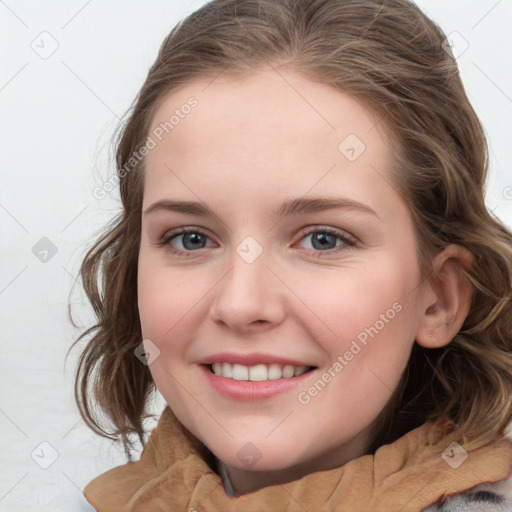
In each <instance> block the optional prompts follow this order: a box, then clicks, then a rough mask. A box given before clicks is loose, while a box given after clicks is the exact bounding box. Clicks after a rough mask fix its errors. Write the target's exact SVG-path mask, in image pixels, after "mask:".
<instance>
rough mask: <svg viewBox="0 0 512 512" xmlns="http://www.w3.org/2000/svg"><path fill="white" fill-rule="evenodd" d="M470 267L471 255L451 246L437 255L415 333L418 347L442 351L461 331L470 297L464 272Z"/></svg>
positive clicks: (470, 292)
mask: <svg viewBox="0 0 512 512" xmlns="http://www.w3.org/2000/svg"><path fill="white" fill-rule="evenodd" d="M473 264H474V258H473V255H472V254H471V253H470V252H469V251H468V250H467V249H465V248H464V247H460V246H458V245H450V246H448V247H447V248H446V249H444V250H443V251H442V252H441V253H439V254H438V255H437V257H436V258H435V260H434V265H433V276H432V285H431V286H430V290H429V293H428V294H425V300H426V306H425V310H424V313H423V315H422V317H421V319H420V322H419V324H418V330H417V332H416V341H417V343H418V344H420V345H422V346H424V347H426V348H439V347H443V346H445V345H447V344H448V343H449V342H450V341H451V340H452V339H453V338H454V337H455V336H456V335H457V333H458V332H459V331H460V329H461V328H462V325H463V324H464V321H465V320H466V317H467V315H468V313H469V310H470V307H471V298H472V294H473V290H472V286H471V284H470V282H469V281H468V279H467V278H466V276H465V275H464V269H469V268H471V266H472V265H473Z"/></svg>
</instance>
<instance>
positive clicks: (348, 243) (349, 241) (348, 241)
mask: <svg viewBox="0 0 512 512" xmlns="http://www.w3.org/2000/svg"><path fill="white" fill-rule="evenodd" d="M187 233H196V234H199V235H202V236H205V237H206V238H209V237H208V235H207V234H206V233H205V232H204V231H202V230H201V229H198V228H193V227H191V228H178V229H175V230H172V231H170V232H168V233H166V235H165V236H164V237H163V238H162V240H160V241H159V242H157V243H156V245H158V246H160V247H164V246H165V247H166V249H167V250H168V251H169V252H171V253H172V254H175V255H177V256H178V257H181V258H188V257H192V256H195V254H194V253H195V252H198V250H200V249H198V250H196V251H182V250H180V249H176V248H175V247H173V246H172V245H171V242H172V240H173V239H174V238H177V237H178V236H180V235H185V234H187ZM314 233H327V234H329V235H333V236H335V237H337V238H339V239H340V240H341V241H342V242H343V245H341V246H338V247H336V248H334V249H329V250H327V251H319V250H318V249H307V250H308V251H313V252H315V253H319V254H332V253H335V252H339V251H340V250H347V249H350V248H351V247H354V246H355V244H356V239H355V238H353V237H351V236H349V235H348V234H345V233H342V232H340V231H338V230H336V229H333V228H329V227H316V228H314V229H310V230H308V231H307V232H305V233H303V234H302V238H301V239H300V240H301V241H302V240H303V239H304V238H306V237H307V236H309V235H312V234H314Z"/></svg>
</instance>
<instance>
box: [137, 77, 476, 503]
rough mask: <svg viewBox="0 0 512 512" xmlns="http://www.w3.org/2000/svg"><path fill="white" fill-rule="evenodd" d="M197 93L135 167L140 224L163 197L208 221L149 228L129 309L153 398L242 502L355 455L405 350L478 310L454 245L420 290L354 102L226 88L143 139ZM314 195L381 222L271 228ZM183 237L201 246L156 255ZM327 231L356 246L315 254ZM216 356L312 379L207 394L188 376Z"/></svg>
mask: <svg viewBox="0 0 512 512" xmlns="http://www.w3.org/2000/svg"><path fill="white" fill-rule="evenodd" d="M191 96H193V97H194V98H195V99H196V100H197V102H198V104H197V106H196V107H195V108H194V109H192V110H191V112H190V113H189V114H188V115H186V116H183V118H180V121H179V123H177V124H176V125H175V126H174V128H173V129H172V130H169V133H168V134H166V135H165V136H164V137H162V140H161V141H158V140H157V142H158V144H157V145H156V147H155V148H153V149H152V150H151V151H150V152H149V154H148V155H147V157H146V168H145V172H146V176H145V185H144V204H143V211H145V210H146V209H147V208H148V207H149V206H150V205H152V204H153V203H154V202H156V201H159V200H163V199H173V200H182V201H199V202H204V203H205V204H207V205H208V206H209V207H210V208H211V209H212V210H213V211H214V212H215V216H213V217H201V216H198V215H190V214H185V213H177V212H171V211H163V210H159V211H154V212H152V213H148V214H143V216H142V233H141V245H140V255H139V268H138V293H139V312H140V318H141V324H142V332H143V336H144V338H145V339H149V340H151V343H152V344H154V345H155V346H157V347H158V349H159V350H160V353H159V355H158V357H156V358H155V359H154V362H152V363H151V365H150V370H151V373H152V376H153V378H154V381H155V384H156V386H157V388H158V389H159V391H160V393H161V394H162V395H163V397H164V399H165V400H166V401H167V403H168V404H169V405H170V406H171V408H172V409H173V411H174V413H175V414H176V416H177V417H178V419H179V420H180V421H181V422H182V423H183V425H185V426H186V427H187V428H188V429H189V430H190V431H191V432H192V433H193V434H194V435H195V436H196V437H197V438H199V439H200V440H201V441H202V442H203V443H204V444H206V446H208V448H209V449H210V450H211V451H212V452H213V453H214V454H215V456H216V457H218V459H220V460H221V461H222V462H223V464H224V465H225V467H226V468H227V469H228V472H229V475H230V480H231V481H232V483H233V485H234V487H235V489H236V490H237V491H238V492H239V493H246V492H250V491H254V490H257V489H259V488H261V487H264V486H266V485H271V484H276V483H284V482H287V481H291V480H296V479H298V478H300V477H302V476H304V475H306V474H308V473H312V472H314V471H321V470H327V469H331V468H334V467H339V466H341V465H343V464H345V463H346V462H348V461H350V460H352V459H354V458H356V457H359V456H361V455H363V454H364V453H365V450H366V449H367V447H368V445H369V440H370V436H371V434H372V430H371V429H372V421H373V420H374V419H375V418H376V417H377V415H378V414H379V412H380V411H381V410H382V409H383V407H384V406H385V404H386V402H387V400H388V399H389V397H390V396H391V394H392V391H393V390H394V389H395V387H396V385H397V383H398V381H399V379H400V376H401V374H402V372H403V371H404V369H405V367H406V365H407V361H408V357H409V354H410V351H411V348H412V345H413V343H414V341H415V339H416V341H417V342H418V343H421V344H422V345H424V346H427V347H438V346H442V345H444V344H446V343H449V341H450V340H451V339H452V338H453V336H454V335H455V334H456V333H457V332H458V330H459V329H460V327H461V325H462V322H463V320H464V318H465V316H466V315H467V312H468V308H469V301H470V296H471V292H470V290H469V287H468V285H467V283H466V281H465V280H464V279H463V277H462V274H461V265H464V266H468V265H469V264H470V263H471V258H470V256H469V255H468V254H466V253H465V252H464V251H463V250H462V249H461V248H459V247H456V246H450V247H449V248H448V249H447V250H445V251H444V252H443V253H441V254H439V255H438V257H437V259H436V261H435V263H436V266H435V270H436V274H435V279H434V281H433V282H432V283H429V282H428V281H422V280H421V279H420V271H419V264H418V260H417V256H416V240H415V232H414V226H413V222H412V217H411V214H410V212H409V211H408V209H407V207H406V204H405V202H404V201H403V199H402V198H401V197H400V196H399V195H398V193H397V192H396V187H394V186H393V185H392V184H393V178H392V173H391V168H390V163H389V154H388V146H387V142H386V140H385V138H384V136H383V133H385V132H381V131H380V130H385V129H386V128H385V126H383V123H378V119H377V118H376V117H375V116H373V115H372V114H371V113H370V112H368V111H367V110H366V109H365V108H364V106H363V105H361V104H360V103H359V102H358V101H356V100H354V99H353V98H351V97H350V96H348V95H346V94H344V93H342V92H340V91H338V90H336V89H334V88H333V87H331V86H329V85H325V84H321V83H316V82H313V81H311V80H309V79H307V78H305V77H303V76H302V75H300V74H297V73H294V72H292V71H284V70H280V71H279V73H278V72H277V71H276V70H274V69H263V70H260V71H258V72H257V73H255V74H254V75H251V76H250V77H245V78H242V79H241V78H236V79H235V78H232V77H228V76H223V75H220V76H218V77H217V78H216V79H215V80H214V81H212V79H211V78H209V79H202V80H198V81H195V82H192V83H189V84H187V85H185V86H184V87H182V88H181V89H179V90H177V91H173V92H172V93H171V94H170V95H168V96H167V97H166V98H165V101H164V102H163V103H162V104H161V105H160V107H159V108H158V110H157V111H156V113H155V116H154V118H153V121H152V127H151V130H150V133H151V132H152V131H153V130H155V129H156V128H157V127H158V126H159V125H160V123H164V122H166V121H168V120H169V118H170V116H171V115H173V113H174V112H175V110H176V109H180V108H181V106H182V105H184V104H185V103H186V102H187V99H188V98H190V97H191ZM350 134H355V135H356V136H357V137H358V138H359V140H360V141H362V142H363V143H364V145H365V147H366V148H365V150H364V151H363V152H362V153H361V154H360V155H359V156H358V157H357V158H356V159H355V160H354V161H350V160H349V159H348V158H347V157H346V156H345V154H344V153H343V151H340V150H339V149H338V146H339V145H340V143H341V142H342V141H344V139H345V138H346V137H347V136H348V135H350ZM313 197H315V198H334V197H336V198H338V197H343V198H346V199H350V200H352V201H358V202H360V203H362V204H364V205H366V206H367V207H369V208H371V209H372V210H373V211H374V212H375V214H371V213H368V212H365V211H361V210H357V209H348V208H345V209H333V210H327V211H320V212H310V213H302V214H294V215H291V216H289V217H282V218H280V217H278V216H277V215H276V214H275V213H274V210H276V209H277V208H278V207H279V206H280V205H281V203H282V202H284V201H286V200H289V199H293V198H313ZM180 227H193V228H198V229H199V230H200V233H203V234H204V235H205V236H203V237H202V238H197V235H196V239H194V238H192V239H190V238H189V239H188V240H185V239H186V238H187V236H179V235H178V236H176V237H175V238H173V239H171V240H168V243H167V246H165V245H164V246H160V245H158V242H160V241H161V240H162V239H163V238H164V237H165V236H166V235H169V234H170V231H171V230H172V229H175V228H180ZM325 227H330V228H331V229H334V230H336V231H337V232H338V233H339V235H340V236H342V237H344V236H348V237H349V238H350V240H352V241H353V243H352V244H349V243H346V242H344V241H343V238H341V239H340V238H337V235H334V236H329V235H323V236H324V237H326V238H324V244H325V245H323V246H322V245H321V244H314V238H315V233H313V234H307V233H306V231H307V230H308V229H314V230H315V232H316V235H317V236H318V235H319V233H325V231H322V228H325ZM192 236H193V235H192ZM320 236H321V235H320ZM247 237H252V238H253V239H254V240H256V241H257V243H258V244H259V247H260V248H261V249H262V253H261V254H260V255H259V256H258V257H257V258H256V259H255V260H254V261H253V262H251V263H248V262H247V261H246V260H245V259H244V258H242V257H241V256H240V255H239V254H238V253H237V247H238V246H239V245H240V244H241V242H242V241H244V240H245V239H246V238H247ZM185 244H187V245H185ZM171 248H174V249H176V250H178V251H180V250H181V251H182V252H187V254H188V255H189V257H183V256H179V255H177V254H173V253H172V252H171V251H170V249H171ZM252 250H254V249H253V248H252V249H251V251H252ZM393 305H394V306H393ZM390 309H391V310H393V312H394V313H395V314H394V315H393V318H389V317H390V316H391V313H386V312H387V311H389V310H390ZM398 310H399V311H398ZM383 316H384V317H385V318H383ZM386 319H387V321H385V320H386ZM379 320H380V323H376V322H377V321H379ZM382 324H384V325H383V327H382V328H379V327H380V326H381V325H382ZM370 326H377V331H378V333H377V334H376V335H374V336H373V337H369V336H368V339H367V344H366V345H363V344H362V343H358V345H359V346H360V348H361V350H360V351H359V352H358V353H357V354H355V355H354V356H353V358H352V359H351V360H350V361H347V360H346V359H345V361H346V363H347V364H344V365H343V368H342V369H341V370H339V371H334V374H335V377H333V378H332V379H331V380H330V382H328V383H327V384H326V385H325V387H323V389H321V391H319V392H318V393H317V394H316V395H315V396H311V395H310V400H309V402H308V403H307V404H305V403H301V402H300V401H299V399H298V394H299V393H300V392H301V391H302V392H304V391H305V392H307V390H308V389H309V388H310V387H311V386H313V384H314V383H315V382H316V381H317V380H318V379H321V377H322V375H323V374H325V373H326V372H327V373H328V372H329V368H331V369H332V367H333V364H334V363H335V362H336V361H337V360H338V361H339V359H338V356H342V357H343V355H344V354H345V353H346V352H347V351H348V350H350V348H351V346H353V345H352V342H353V341H354V340H357V339H358V335H361V333H362V332H363V331H364V330H365V328H369V327H370ZM146 343H147V342H146ZM224 351H229V352H235V353H251V352H255V351H257V352H264V353H269V354H274V355H279V356H285V357H286V356H288V357H293V358H295V359H299V360H300V361H304V362H306V364H310V365H312V366H316V367H317V369H316V370H314V371H313V372H311V373H309V374H308V376H307V378H306V380H305V381H304V384H303V385H301V386H300V388H297V389H294V390H291V391H287V392H285V393H282V394H279V395H277V396H274V397H272V398H268V399H264V400H259V401H253V402H244V401H240V400H236V399H231V398H226V397H224V396H222V395H220V394H219V393H218V392H217V391H215V390H214V389H212V388H211V387H210V386H209V384H208V383H207V380H206V378H205V376H204V375H203V372H202V370H201V369H200V367H199V366H198V364H197V362H198V361H199V360H200V359H202V358H204V357H205V356H208V355H212V354H215V353H219V352H224ZM338 368H339V367H338ZM331 375H332V373H331ZM302 396H304V395H302ZM247 443H252V445H254V447H256V449H257V451H254V453H257V454H259V455H257V457H259V459H258V460H257V462H256V464H254V465H253V466H251V467H248V466H247V464H246V463H245V462H244V461H243V460H242V459H241V458H240V457H239V456H238V453H239V451H240V450H241V449H242V448H243V447H244V446H246V445H247Z"/></svg>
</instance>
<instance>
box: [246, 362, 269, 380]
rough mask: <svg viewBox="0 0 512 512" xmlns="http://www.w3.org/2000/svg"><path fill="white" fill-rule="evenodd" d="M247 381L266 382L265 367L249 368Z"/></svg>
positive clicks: (261, 365)
mask: <svg viewBox="0 0 512 512" xmlns="http://www.w3.org/2000/svg"><path fill="white" fill-rule="evenodd" d="M249 380H256V381H258V380H267V367H266V366H265V365H264V364H258V365H256V366H250V367H249Z"/></svg>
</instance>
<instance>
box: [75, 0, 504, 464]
mask: <svg viewBox="0 0 512 512" xmlns="http://www.w3.org/2000/svg"><path fill="white" fill-rule="evenodd" d="M445 41H446V36H445V34H444V33H443V31H442V30H441V29H440V28H439V27H438V26H437V25H436V24H435V23H434V22H433V21H432V20H430V19H429V18H428V17H426V16H425V15H424V14H423V13H422V12H421V11H420V9H419V8H418V7H417V6H416V5H415V4H413V3H412V2H409V1H408V0H213V1H211V2H209V3H207V4H206V5H204V6H203V7H201V8H200V9H198V10H197V11H195V12H194V13H192V14H190V15H189V16H188V17H186V18H185V19H184V20H182V21H181V22H180V23H179V24H178V25H177V26H176V27H175V28H173V30H172V31H171V32H170V34H169V35H168V36H167V37H166V39H165V40H164V42H163V43H162V46H161V48H160V50H159V53H158V56H157V58H156V61H155V62H154V64H153V65H152V67H151V68H150V70H149V72H148V75H147V78H146V80H145V82H144V84H143V86H142V88H141V90H140V92H139V93H138V95H137V97H136V99H135V101H134V103H133V105H132V107H131V108H130V111H129V115H128V116H127V119H126V121H125V122H124V123H123V124H122V125H121V127H120V131H119V132H118V135H117V138H116V139H115V148H116V165H117V170H118V179H119V189H120V195H121V200H122V211H121V212H120V213H119V215H118V216H117V217H116V218H115V219H114V221H113V222H112V223H111V224H110V225H109V226H107V228H106V230H105V232H104V233H103V234H102V235H101V236H100V238H99V239H98V240H97V241H96V242H95V243H94V245H93V246H92V247H91V248H90V249H89V251H88V252H87V254H86V255H85V258H84V260H83V263H82V266H81V278H82V282H83V287H84V289H85V292H86V294H87V297H88V299H89V301H90V302H91V304H92V307H93V309H94V313H95V315H96V318H97V321H96V323H95V325H93V326H92V327H90V328H89V329H87V330H86V331H85V332H83V333H82V334H81V336H80V337H79V338H78V339H77V340H76V341H75V343H77V342H78V341H80V340H82V339H84V340H85V339H86V338H89V339H88V342H87V344H86V346H85V348H84V350H83V352H82V353H81V355H80V359H79V363H78V367H77V373H76V381H75V397H76V401H77V404H78V407H79V411H80V414H81V416H82V418H83V419H84V421H85V422H86V424H87V425H88V426H89V427H90V428H92V429H93V430H94V431H95V432H96V433H98V434H100V435H102V436H105V437H108V438H111V439H113V440H119V439H121V440H122V442H123V444H124V447H125V450H127V454H128V456H129V448H132V447H133V444H132V441H131V437H132V435H134V434H135V435H137V436H138V438H139V439H140V440H141V442H142V443H143V444H144V440H143V436H144V434H145V432H144V428H143V420H144V419H145V418H146V417H147V414H146V410H147V409H146V407H147V403H148V398H149V397H150V394H151V393H152V392H153V391H154V390H155V388H154V383H153V380H152V377H151V374H150V372H149V369H148V367H147V366H145V365H143V364H141V362H140V361H139V360H138V359H137V358H136V357H135V356H134V349H135V348H136V347H137V346H138V345H139V344H140V343H141V341H142V334H141V327H140V319H139V315H138V308H137V260H138V252H139V243H140V229H141V208H142V197H143V186H144V179H143V178H144V159H141V160H140V161H137V160H136V159H133V158H132V157H133V155H134V154H135V153H137V152H138V151H139V149H140V148H141V147H142V146H143V145H144V143H145V142H146V139H147V137H148V135H149V133H148V131H149V127H150V123H151V120H152V117H153V114H154V113H155V111H156V109H157V108H158V106H159V105H160V104H161V102H162V101H163V99H164V98H165V97H166V96H167V95H168V94H169V93H171V92H173V91H175V90H177V88H179V87H181V86H183V85H186V84H188V83H190V82H191V81H193V80H194V79H199V78H209V77H211V79H212V80H213V79H214V78H215V77H216V76H218V75H219V74H221V73H223V74H225V75H227V76H232V77H240V76H248V75H250V74H252V73H254V71H255V70H257V69H258V68H261V67H268V66H271V67H272V68H274V69H275V70H276V71H277V70H278V68H279V67H282V68H287V69H290V70H293V71H296V72H299V73H302V74H303V75H304V76H306V77H307V78H309V79H311V80H314V81H317V82H321V83H325V84H330V85H332V86H334V87H336V88H338V89H339V90H340V91H342V92H345V93H347V94H349V95H351V96H352V97H354V98H356V99H357V100H359V101H360V102H361V103H362V104H364V105H366V106H367V107H368V108H369V109H370V110H371V111H372V112H373V113H375V114H376V115H377V117H378V119H380V122H382V123H384V126H385V127H386V133H387V136H388V137H389V148H390V151H391V154H392V158H393V162H394V170H395V171H394V176H393V183H392V184H393V186H394V187H396V189H397V190H398V191H399V192H400V194H401V196H402V197H403V198H404V200H405V201H406V202H407V204H408V206H409V208H410V211H411V214H412V216H413V219H414V223H415V229H416V235H417V249H418V251H417V252H418V261H419V264H420V269H421V272H422V276H423V278H424V279H431V278H432V276H431V269H432V262H433V258H434V257H435V255H436V254H438V253H439V252H440V251H441V250H442V249H443V248H445V247H446V246H447V245H449V244H458V245H460V246H463V247H465V248H467V249H468V250H469V251H470V252H471V253H472V254H473V255H474V256H475V261H476V264H475V265H474V266H473V267H472V269H470V270H465V274H466V276H467V278H468V280H469V281H470V282H471V284H472V287H473V297H472V303H471V309H470V312H469V314H468V316H467V318H466V320H465V322H464V325H463V326H462V329H461V330H460V332H459V333H458V334H457V335H456V336H455V337H454V339H453V340H452V341H451V342H450V343H449V344H448V345H446V346H444V347H442V348H438V349H426V348H424V347H422V346H420V345H419V344H417V343H414V345H413V348H412V351H411V354H410V360H409V363H408V366H407V368H406V370H405V371H404V372H403V375H402V377H401V380H400V382H399V385H398V386H397V388H396V390H395V391H394V394H393V395H392V397H391V399H390V400H389V402H388V403H387V405H386V407H385V408H384V409H383V411H382V412H381V413H380V415H379V417H378V418H377V419H376V420H375V425H376V426H377V432H376V435H375V437H374V439H373V442H372V445H371V447H370V449H369V451H368V453H373V452H374V451H375V450H376V449H377V448H378V447H379V446H381V445H382V444H387V443H390V442H393V441H394V440H396V439H398V438H399V437H401V436H402V435H403V434H405V433H406V432H408V431H410V430H411V429H413V428H416V427H417V426H420V425H421V424H423V423H424V422H425V421H434V422H436V424H438V425H446V424H447V423H446V420H448V421H449V423H450V424H451V425H453V426H454V428H456V429H457V431H458V433H459V435H460V439H462V442H463V443H465V442H466V440H467V439H469V438H474V437H477V440H476V443H477V444H476V446H481V445H483V444H485V443H487V442H490V441H492V440H494V439H497V438H499V437H500V436H501V435H503V433H504V431H505V427H506V425H507V424H508V422H509V421H510V420H511V418H512V406H511V397H512V355H511V354H512V304H511V301H510V298H511V295H512V291H511V289H512V234H511V232H510V231H509V230H508V229H507V228H506V227H505V226H504V225H503V224H502V223H501V222H500V221H499V220H498V219H497V218H496V217H494V216H493V215H492V214H491V213H490V212H489V211H488V210H487V208H486V205H485V202H484V187H485V182H486V177H487V171H488V149H487V142H486V138H485V134H484V131H483V128H482V125H481V123H480V121H479V119H478V117H477V115H476V113H475V111H474V109H473V108H472V106H471V104H470V102H469V100H468V97H467V95H466V93H465V91H464V87H463V84H462V82H461V79H460V76H459V70H458V67H457V63H456V61H455V59H454V57H453V55H452V53H451V51H450V49H449V47H448V45H447V44H446V42H445ZM73 346H74V344H73ZM73 346H72V347H73ZM72 347H71V348H72ZM70 350H71V349H70ZM93 409H99V411H98V410H96V412H93ZM99 413H102V415H103V416H106V418H107V419H108V423H109V424H108V425H106V424H105V423H104V422H103V419H105V418H100V417H99ZM129 457H130V456H129Z"/></svg>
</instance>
